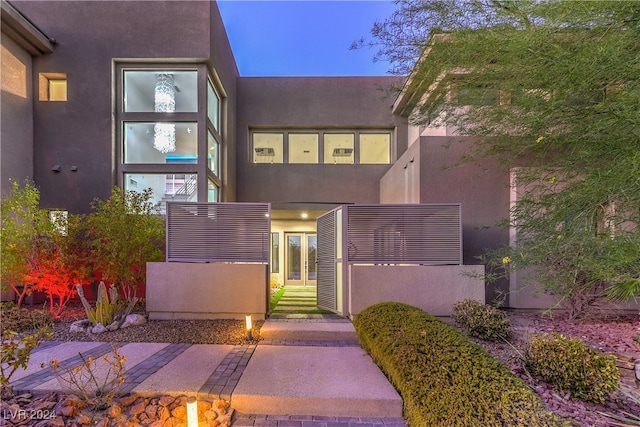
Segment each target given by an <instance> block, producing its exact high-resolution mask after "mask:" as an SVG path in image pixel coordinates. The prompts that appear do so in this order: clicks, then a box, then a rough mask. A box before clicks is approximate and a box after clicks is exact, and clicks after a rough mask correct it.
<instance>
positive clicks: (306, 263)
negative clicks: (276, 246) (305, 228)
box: [284, 233, 318, 286]
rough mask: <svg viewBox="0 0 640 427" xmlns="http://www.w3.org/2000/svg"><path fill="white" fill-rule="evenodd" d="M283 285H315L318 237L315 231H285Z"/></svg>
mask: <svg viewBox="0 0 640 427" xmlns="http://www.w3.org/2000/svg"><path fill="white" fill-rule="evenodd" d="M284 238H285V265H286V270H285V275H284V284H285V286H315V285H316V279H317V256H318V238H317V237H316V233H285V234H284Z"/></svg>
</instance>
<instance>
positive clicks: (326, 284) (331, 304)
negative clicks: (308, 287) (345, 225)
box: [316, 210, 337, 310]
mask: <svg viewBox="0 0 640 427" xmlns="http://www.w3.org/2000/svg"><path fill="white" fill-rule="evenodd" d="M317 236H318V280H317V282H316V292H317V295H318V307H320V308H324V309H327V310H336V305H337V301H336V296H337V295H336V211H335V210H333V211H331V212H328V213H326V214H324V215H322V216H321V217H319V218H318V219H317Z"/></svg>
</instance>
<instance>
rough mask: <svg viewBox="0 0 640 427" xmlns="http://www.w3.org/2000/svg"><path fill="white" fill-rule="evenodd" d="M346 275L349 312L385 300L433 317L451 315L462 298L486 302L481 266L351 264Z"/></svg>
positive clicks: (355, 312)
mask: <svg viewBox="0 0 640 427" xmlns="http://www.w3.org/2000/svg"><path fill="white" fill-rule="evenodd" d="M349 274H350V280H351V287H350V308H349V312H350V314H351V315H355V314H357V313H358V312H360V311H362V310H364V309H365V308H367V307H369V306H371V305H373V304H377V303H379V302H385V301H395V302H403V303H406V304H410V305H413V306H415V307H418V308H420V309H422V310H424V311H426V312H427V313H429V314H431V315H433V316H450V315H451V309H452V307H453V304H455V302H456V301H458V300H461V299H464V298H470V299H474V300H478V301H481V302H483V303H484V302H485V299H484V279H483V275H484V266H481V265H461V266H460V265H455V266H454V265H443V266H368V265H362V266H361V265H354V266H351V267H350V271H349ZM474 276H475V277H474Z"/></svg>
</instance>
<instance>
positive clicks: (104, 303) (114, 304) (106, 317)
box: [76, 282, 119, 326]
mask: <svg viewBox="0 0 640 427" xmlns="http://www.w3.org/2000/svg"><path fill="white" fill-rule="evenodd" d="M76 289H77V290H78V296H79V297H80V301H82V305H83V306H84V310H85V311H86V313H87V317H88V318H89V320H90V321H91V323H92V324H93V325H94V326H95V325H97V324H98V323H101V324H102V325H103V326H108V325H110V324H111V323H113V320H114V317H115V314H116V309H117V308H118V305H119V304H118V290H117V289H116V288H115V286H111V288H110V289H109V295H108V296H107V287H106V286H105V284H104V282H100V284H99V285H98V298H97V300H96V307H95V308H92V307H91V305H90V304H89V301H87V299H86V298H85V297H84V291H83V289H82V285H76Z"/></svg>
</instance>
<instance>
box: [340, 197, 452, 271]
mask: <svg viewBox="0 0 640 427" xmlns="http://www.w3.org/2000/svg"><path fill="white" fill-rule="evenodd" d="M346 209H347V213H348V214H347V215H348V219H347V221H348V226H347V227H348V234H347V235H348V262H349V263H363V264H423V265H447V264H454V265H460V264H462V223H461V208H460V205H459V204H450V205H448V204H442V205H439V204H423V205H409V204H403V205H350V206H347V207H346Z"/></svg>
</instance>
